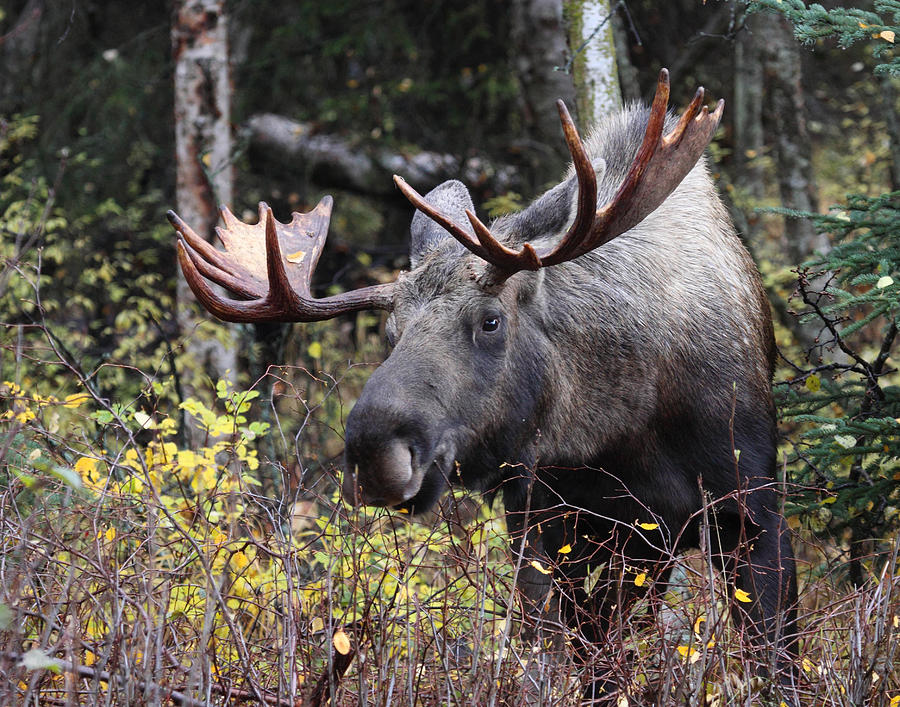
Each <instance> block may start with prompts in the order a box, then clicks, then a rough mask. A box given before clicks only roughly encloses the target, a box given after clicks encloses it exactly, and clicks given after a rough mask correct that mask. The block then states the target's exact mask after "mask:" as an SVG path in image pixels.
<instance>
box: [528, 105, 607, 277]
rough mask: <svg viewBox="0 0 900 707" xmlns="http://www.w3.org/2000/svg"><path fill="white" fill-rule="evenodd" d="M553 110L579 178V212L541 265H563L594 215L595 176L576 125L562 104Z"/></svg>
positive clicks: (588, 230)
mask: <svg viewBox="0 0 900 707" xmlns="http://www.w3.org/2000/svg"><path fill="white" fill-rule="evenodd" d="M556 108H557V110H559V120H560V122H561V123H562V129H563V135H564V136H565V138H566V145H568V147H569V153H570V154H571V155H572V165H573V166H574V167H575V174H576V175H577V177H578V210H577V212H576V214H575V220H574V221H573V222H572V225H571V226H570V227H569V230H568V231H566V233H565V235H564V236H563V237H562V238H561V239H560V240H559V243H558V244H557V245H556V247H555V248H553V249H552V250H551V251H550V252H549V253H547V254H545V255H544V256H543V257H541V258H540V262H541V264H542V265H545V266H546V265H553V264H555V263H557V262H560V263H561V262H564V261H566V260H568V259H569V258H570V257H571V256H570V253H573V252H575V251H576V250H577V249H578V247H579V246H580V245H581V243H582V242H583V241H584V239H585V238H587V237H588V235H589V234H590V231H591V225H592V224H593V223H594V219H595V218H596V216H597V173H596V172H595V171H594V166H593V165H592V164H591V160H590V158H589V157H588V154H587V150H585V149H584V142H582V140H581V136H580V135H579V134H578V129H577V128H576V127H575V122H574V121H573V120H572V116H571V115H569V109H568V108H566V104H565V102H563V101H562V100H558V101H557V102H556Z"/></svg>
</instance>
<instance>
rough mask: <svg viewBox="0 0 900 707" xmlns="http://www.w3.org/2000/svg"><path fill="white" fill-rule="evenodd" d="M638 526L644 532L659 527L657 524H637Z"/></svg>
mask: <svg viewBox="0 0 900 707" xmlns="http://www.w3.org/2000/svg"><path fill="white" fill-rule="evenodd" d="M638 525H639V526H640V527H641V528H643V529H644V530H656V529H657V528H658V527H659V523H638Z"/></svg>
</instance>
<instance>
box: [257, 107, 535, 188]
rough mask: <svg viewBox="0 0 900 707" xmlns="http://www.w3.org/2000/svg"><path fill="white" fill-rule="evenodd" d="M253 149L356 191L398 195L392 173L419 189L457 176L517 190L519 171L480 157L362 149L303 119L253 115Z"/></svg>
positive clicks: (321, 180)
mask: <svg viewBox="0 0 900 707" xmlns="http://www.w3.org/2000/svg"><path fill="white" fill-rule="evenodd" d="M244 131H245V132H246V135H247V137H248V139H249V141H250V146H251V148H252V149H253V151H254V152H255V153H257V154H259V155H262V156H264V157H265V158H266V159H267V160H270V161H272V162H274V163H276V164H279V165H281V166H283V167H285V168H287V169H289V170H292V171H299V172H301V173H302V174H303V175H305V176H308V177H310V179H311V180H312V181H313V182H315V183H316V184H317V185H319V186H323V187H337V188H339V189H345V190H349V191H355V192H359V193H361V194H371V195H374V196H390V195H394V194H397V193H398V192H397V189H396V187H395V186H394V182H393V180H392V175H394V174H399V175H402V176H403V178H404V179H405V180H406V181H407V182H409V183H410V184H411V185H412V186H414V187H415V188H416V189H418V190H419V191H424V190H428V189H431V188H432V187H434V186H436V185H437V184H439V183H440V182H443V181H444V180H446V179H460V180H462V181H463V182H465V183H466V184H468V185H471V186H474V187H476V188H482V189H487V190H489V191H492V192H494V193H495V194H503V193H504V192H507V191H510V190H520V189H521V187H522V179H521V175H520V174H519V171H518V170H517V169H516V168H515V167H513V166H511V165H504V164H496V163H493V162H490V161H489V160H486V159H483V158H481V157H471V158H469V159H467V160H465V161H464V162H460V160H459V159H458V158H457V157H455V156H453V155H446V154H440V153H437V152H427V151H423V152H417V153H414V154H413V153H404V152H392V151H389V150H380V151H378V152H376V153H375V154H371V155H370V154H367V153H366V152H365V151H364V150H362V149H360V148H359V147H358V146H356V145H353V144H352V143H351V141H350V140H348V139H346V138H344V137H341V136H337V135H328V134H321V133H319V134H317V133H316V132H315V130H314V129H313V127H312V126H311V125H309V124H307V123H298V122H296V121H293V120H291V119H290V118H285V117H283V116H280V115H274V114H272V113H264V114H261V115H254V116H252V117H251V118H250V119H249V120H248V121H247V123H246V124H245V126H244Z"/></svg>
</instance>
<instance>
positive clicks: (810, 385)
mask: <svg viewBox="0 0 900 707" xmlns="http://www.w3.org/2000/svg"><path fill="white" fill-rule="evenodd" d="M821 387H822V379H821V378H819V376H817V375H812V376H810V377H809V378H807V379H806V389H807V390H809V391H810V392H812V393H815V392H816V391H818V390H819V388H821Z"/></svg>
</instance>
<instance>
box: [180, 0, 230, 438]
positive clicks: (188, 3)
mask: <svg viewBox="0 0 900 707" xmlns="http://www.w3.org/2000/svg"><path fill="white" fill-rule="evenodd" d="M172 50H173V56H174V61H175V159H176V180H177V181H176V191H175V196H176V201H177V204H178V207H177V208H178V213H179V215H180V216H181V217H182V218H183V219H184V220H185V221H186V222H187V223H189V224H191V227H192V228H193V229H194V230H195V231H196V232H197V233H199V234H201V235H203V236H205V237H206V238H207V239H210V240H211V239H212V236H213V234H214V227H215V225H216V222H217V220H218V212H217V210H216V205H217V203H221V204H227V205H230V204H231V190H232V183H233V176H232V167H231V125H230V122H229V120H230V113H231V105H230V101H231V82H230V76H229V64H228V31H227V21H226V15H225V2H224V0H178V2H176V3H175V15H174V19H173V25H172ZM176 294H177V299H178V307H177V313H178V314H177V317H178V323H179V327H180V329H181V333H182V335H183V336H184V342H185V344H184V345H185V347H186V348H187V350H188V353H189V355H190V357H191V360H192V361H193V362H194V363H195V364H196V366H197V367H198V368H199V369H200V371H203V372H204V373H206V374H208V375H209V376H210V377H211V378H212V379H213V380H217V379H218V378H221V377H224V376H225V375H226V372H227V371H231V372H232V374H233V373H235V372H236V371H237V345H236V342H235V341H224V342H223V341H221V340H219V339H217V338H215V337H213V336H202V335H197V329H198V326H200V324H201V323H202V322H204V321H207V320H208V317H207V316H203V317H201V318H198V316H197V308H196V306H195V304H194V303H195V299H194V296H193V293H192V292H191V290H190V288H189V287H188V285H187V283H186V282H185V280H184V277H183V276H182V275H181V273H180V272H179V277H178V284H177V292H176ZM231 331H233V330H231ZM190 377H191V376H185V378H190ZM189 392H190V391H182V393H183V394H189ZM192 436H193V435H192ZM192 441H195V440H192Z"/></svg>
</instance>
